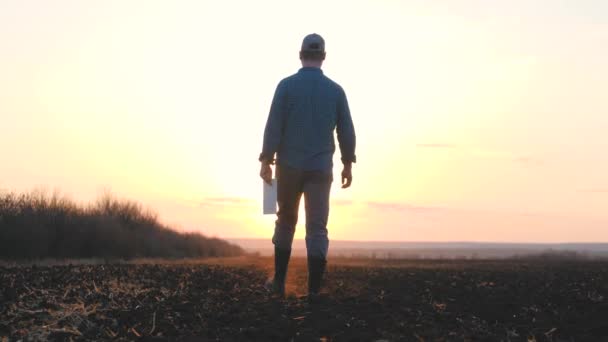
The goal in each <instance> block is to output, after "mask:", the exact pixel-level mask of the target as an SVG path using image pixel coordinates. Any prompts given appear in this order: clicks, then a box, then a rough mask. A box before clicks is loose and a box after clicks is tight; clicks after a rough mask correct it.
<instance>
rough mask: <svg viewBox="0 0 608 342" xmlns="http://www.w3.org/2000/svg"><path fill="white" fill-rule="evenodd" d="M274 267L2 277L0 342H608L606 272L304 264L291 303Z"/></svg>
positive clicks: (551, 266)
mask: <svg viewBox="0 0 608 342" xmlns="http://www.w3.org/2000/svg"><path fill="white" fill-rule="evenodd" d="M271 265H272V260H271V259H269V258H237V259H215V260H206V261H189V262H183V263H171V262H150V261H148V262H139V263H130V264H97V265H54V266H10V267H8V266H4V267H0V341H5V340H9V341H17V340H24V341H28V340H31V341H37V340H66V341H69V340H74V341H80V340H158V341H162V340H173V341H184V340H192V341H206V340H209V341H215V340H219V341H249V340H251V341H273V340H277V341H292V340H294V341H300V340H301V341H320V340H325V341H330V340H331V341H333V340H335V341H378V340H387V341H467V340H468V341H501V340H502V341H522V340H523V341H607V340H608V262H547V261H534V262H532V261H530V262H524V261H429V260H426V261H392V262H389V261H356V260H330V266H329V270H328V275H327V281H326V286H325V291H326V293H327V297H326V298H325V299H324V300H323V301H322V303H320V304H319V305H318V306H312V307H311V306H309V305H307V302H306V300H304V299H303V298H301V296H302V295H304V294H305V283H306V276H307V275H306V267H305V260H303V259H295V260H293V262H292V264H291V265H290V274H289V284H288V292H289V295H288V297H287V299H286V300H277V299H273V298H271V297H270V296H269V295H268V294H267V293H266V292H265V290H264V288H263V283H264V281H265V279H266V278H267V277H268V274H269V270H270V269H271Z"/></svg>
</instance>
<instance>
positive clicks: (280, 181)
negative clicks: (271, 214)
mask: <svg viewBox="0 0 608 342" xmlns="http://www.w3.org/2000/svg"><path fill="white" fill-rule="evenodd" d="M276 178H277V201H278V204H279V211H278V212H277V220H276V222H275V228H274V236H273V237H272V242H273V243H274V245H275V247H278V248H281V249H291V244H292V242H293V235H294V233H295V231H296V223H297V222H298V209H299V206H300V198H301V197H302V194H304V204H305V209H306V250H307V253H308V256H309V257H310V256H312V257H319V258H323V259H325V258H326V257H327V250H328V248H329V239H328V238H327V219H328V217H329V192H330V189H331V183H332V182H333V175H332V172H331V170H329V171H302V170H298V169H294V168H291V167H289V166H285V165H277V167H276Z"/></svg>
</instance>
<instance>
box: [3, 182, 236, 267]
mask: <svg viewBox="0 0 608 342" xmlns="http://www.w3.org/2000/svg"><path fill="white" fill-rule="evenodd" d="M240 254H243V250H242V249H241V248H240V247H238V246H236V245H232V244H230V243H228V242H226V241H224V240H221V239H216V238H208V237H205V236H203V235H201V234H198V233H179V232H176V231H174V230H172V229H171V228H169V227H167V226H165V225H163V224H161V223H160V222H159V221H158V219H157V216H156V214H154V213H152V212H150V211H147V210H143V209H142V207H141V206H140V205H139V204H137V203H135V202H131V201H127V200H117V199H115V198H113V197H112V196H110V195H104V196H102V197H101V198H100V199H99V200H98V201H97V202H96V203H94V204H93V205H90V206H87V207H85V206H81V205H78V204H76V203H75V202H73V201H72V200H70V199H68V198H65V197H61V196H59V195H58V194H53V195H47V194H45V193H44V192H32V193H28V194H15V193H0V258H6V259H25V258H94V257H102V258H136V257H168V258H180V257H216V256H234V255H240Z"/></svg>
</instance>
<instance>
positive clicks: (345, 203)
mask: <svg viewBox="0 0 608 342" xmlns="http://www.w3.org/2000/svg"><path fill="white" fill-rule="evenodd" d="M331 204H333V205H337V206H348V205H353V204H355V202H354V201H352V200H332V201H331Z"/></svg>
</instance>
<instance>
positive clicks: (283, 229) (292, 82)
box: [259, 34, 356, 302]
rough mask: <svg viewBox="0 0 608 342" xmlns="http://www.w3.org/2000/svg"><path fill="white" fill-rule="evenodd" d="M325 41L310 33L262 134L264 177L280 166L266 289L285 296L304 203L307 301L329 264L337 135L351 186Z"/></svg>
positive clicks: (343, 118)
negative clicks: (324, 68)
mask: <svg viewBox="0 0 608 342" xmlns="http://www.w3.org/2000/svg"><path fill="white" fill-rule="evenodd" d="M325 55H326V54H325V41H324V40H323V38H322V37H321V36H320V35H318V34H310V35H308V36H306V37H305V38H304V40H303V42H302V48H301V50H300V60H301V62H302V68H301V69H300V70H299V71H298V72H297V73H296V74H294V75H292V76H289V77H287V78H285V79H283V80H282V81H281V82H279V85H278V86H277V89H276V91H275V94H274V98H273V100H272V106H271V107H270V113H269V115H268V120H267V122H266V128H265V130H264V144H263V148H262V153H261V154H260V158H259V160H260V162H261V163H262V165H261V170H260V177H262V179H263V180H264V181H265V182H267V183H270V182H271V180H272V168H271V166H270V165H271V164H274V163H275V159H274V157H275V153H276V178H277V195H278V196H277V199H278V206H279V210H278V212H277V220H276V222H275V230H274V236H273V237H272V242H273V244H274V246H275V248H274V261H275V273H274V278H273V279H272V282H271V283H269V284H268V287H269V288H270V289H271V291H272V292H274V293H275V294H277V295H280V296H284V295H285V278H286V276H287V265H288V264H289V258H290V256H291V244H292V242H293V236H294V233H295V226H296V223H297V221H298V207H299V204H300V198H301V197H302V194H303V195H304V204H305V209H306V250H307V255H308V299H309V301H312V302H314V301H315V300H316V299H318V296H319V291H320V288H321V281H322V279H323V273H324V272H325V266H326V263H327V261H326V260H327V250H328V246H329V240H328V237H327V220H328V216H329V193H330V188H331V183H332V181H333V174H332V168H333V163H332V158H333V154H334V151H335V143H334V130H336V131H337V135H338V143H339V146H340V152H341V154H342V163H343V165H344V169H343V170H342V188H348V187H350V185H351V182H352V172H351V167H352V163H354V162H355V161H356V158H355V130H354V127H353V122H352V119H351V116H350V111H349V108H348V102H347V100H346V94H345V93H344V90H343V89H342V87H340V85H338V84H337V83H336V82H334V81H332V80H330V79H329V78H328V77H326V76H325V75H324V74H323V71H322V70H321V66H322V64H323V61H324V60H325Z"/></svg>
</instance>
